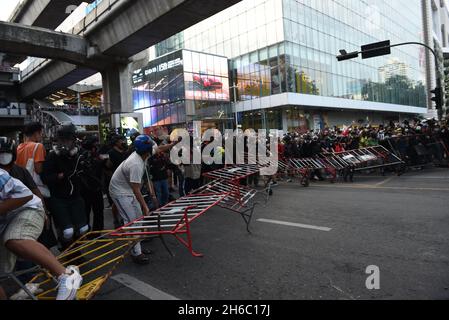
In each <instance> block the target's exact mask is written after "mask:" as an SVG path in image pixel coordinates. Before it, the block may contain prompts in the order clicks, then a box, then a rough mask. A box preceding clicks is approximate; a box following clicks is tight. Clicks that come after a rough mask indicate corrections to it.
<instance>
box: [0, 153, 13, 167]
mask: <svg viewBox="0 0 449 320" xmlns="http://www.w3.org/2000/svg"><path fill="white" fill-rule="evenodd" d="M12 160H13V155H12V153H0V165H2V166H7V165H9V164H11V162H12Z"/></svg>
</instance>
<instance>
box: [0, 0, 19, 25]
mask: <svg viewBox="0 0 449 320" xmlns="http://www.w3.org/2000/svg"><path fill="white" fill-rule="evenodd" d="M19 3H20V0H0V21H6V20H8V18H9V17H10V15H11V13H12V12H13V11H14V8H15V7H16V6H17V4H19Z"/></svg>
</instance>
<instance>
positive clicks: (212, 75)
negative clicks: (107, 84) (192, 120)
mask: <svg viewBox="0 0 449 320" xmlns="http://www.w3.org/2000/svg"><path fill="white" fill-rule="evenodd" d="M132 87H133V106H134V110H136V112H139V113H142V114H143V121H144V127H151V126H164V125H172V124H177V123H183V122H185V121H186V105H187V104H188V103H190V104H191V103H194V104H201V106H202V108H203V109H207V110H201V112H200V111H198V112H197V113H196V115H198V116H201V115H203V114H206V113H212V114H215V113H216V112H215V111H214V110H215V109H217V107H216V105H217V104H219V105H222V104H223V103H224V102H229V100H230V95H229V74H228V59H227V58H225V57H219V56H214V55H209V54H204V53H199V52H192V51H188V50H179V51H176V52H173V53H170V54H167V55H164V56H162V57H160V58H158V59H156V60H153V61H151V62H150V63H149V64H148V65H146V66H145V67H143V68H140V69H137V70H134V72H133V75H132ZM221 108H222V106H221ZM206 111H207V112H206Z"/></svg>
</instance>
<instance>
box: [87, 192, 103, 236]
mask: <svg viewBox="0 0 449 320" xmlns="http://www.w3.org/2000/svg"><path fill="white" fill-rule="evenodd" d="M82 196H83V199H84V209H85V212H86V219H87V222H88V224H89V225H90V214H91V212H93V214H94V217H93V223H92V228H91V230H92V231H101V230H104V200H103V192H101V191H97V192H83V194H82Z"/></svg>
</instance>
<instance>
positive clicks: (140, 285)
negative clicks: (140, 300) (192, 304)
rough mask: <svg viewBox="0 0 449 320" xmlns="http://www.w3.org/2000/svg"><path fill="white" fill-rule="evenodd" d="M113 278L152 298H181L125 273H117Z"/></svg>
mask: <svg viewBox="0 0 449 320" xmlns="http://www.w3.org/2000/svg"><path fill="white" fill-rule="evenodd" d="M111 278H112V279H114V280H115V281H117V282H119V283H121V284H123V285H124V286H126V287H128V288H130V289H131V290H133V291H135V292H137V293H138V294H140V295H142V296H144V297H147V298H148V299H150V300H179V299H178V298H176V297H174V296H172V295H170V294H168V293H165V292H164V291H161V290H159V289H156V288H155V287H153V286H150V285H149V284H147V283H145V282H142V281H140V280H139V279H136V278H134V277H132V276H130V275H127V274H124V273H120V274H117V275H115V276H113V277H111Z"/></svg>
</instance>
